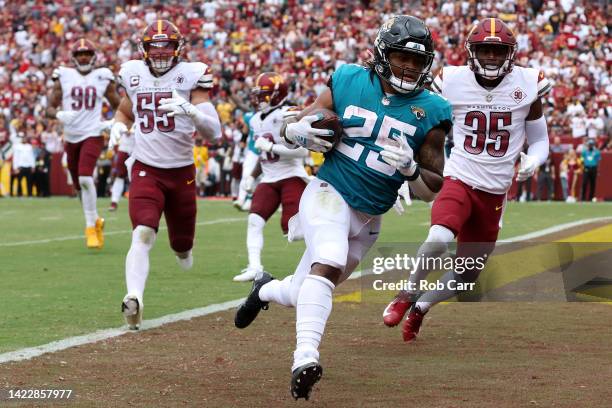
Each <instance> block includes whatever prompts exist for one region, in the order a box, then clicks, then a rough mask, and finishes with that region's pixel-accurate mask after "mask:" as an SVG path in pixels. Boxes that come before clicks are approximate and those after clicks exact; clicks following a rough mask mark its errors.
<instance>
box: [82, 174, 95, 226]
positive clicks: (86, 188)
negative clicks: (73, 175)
mask: <svg viewBox="0 0 612 408" xmlns="http://www.w3.org/2000/svg"><path fill="white" fill-rule="evenodd" d="M79 185H80V186H81V202H82V203H83V213H84V214H85V225H86V226H87V227H93V226H95V225H96V220H97V219H98V210H97V209H96V199H97V196H96V185H95V183H94V179H93V177H89V176H79Z"/></svg>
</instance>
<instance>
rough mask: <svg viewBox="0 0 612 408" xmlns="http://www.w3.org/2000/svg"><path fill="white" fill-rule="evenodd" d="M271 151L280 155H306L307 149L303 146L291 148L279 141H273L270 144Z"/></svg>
mask: <svg viewBox="0 0 612 408" xmlns="http://www.w3.org/2000/svg"><path fill="white" fill-rule="evenodd" d="M272 153H274V154H277V155H279V156H281V157H308V150H306V149H304V148H303V147H298V148H294V149H292V148H290V147H287V146H284V145H282V144H279V143H275V144H274V146H272Z"/></svg>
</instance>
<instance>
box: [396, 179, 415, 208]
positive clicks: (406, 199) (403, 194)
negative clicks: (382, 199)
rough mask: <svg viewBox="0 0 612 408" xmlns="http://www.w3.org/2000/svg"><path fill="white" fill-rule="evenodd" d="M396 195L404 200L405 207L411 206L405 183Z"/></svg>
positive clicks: (408, 191)
mask: <svg viewBox="0 0 612 408" xmlns="http://www.w3.org/2000/svg"><path fill="white" fill-rule="evenodd" d="M397 194H398V195H399V196H400V197H401V198H403V199H404V202H405V203H406V205H412V199H411V198H410V186H409V185H408V182H407V181H404V184H402V186H401V187H400V188H399V190H397Z"/></svg>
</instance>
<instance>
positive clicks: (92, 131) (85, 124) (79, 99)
mask: <svg viewBox="0 0 612 408" xmlns="http://www.w3.org/2000/svg"><path fill="white" fill-rule="evenodd" d="M52 78H53V80H57V81H60V85H61V86H62V110H64V111H77V112H79V114H78V115H77V117H76V118H75V119H74V121H72V123H71V124H69V125H64V138H65V140H66V141H67V142H70V143H78V142H80V141H83V140H85V139H87V138H88V137H92V136H100V133H101V131H102V129H103V128H104V125H103V124H102V101H103V99H104V94H105V93H106V89H107V88H108V84H109V83H110V82H111V81H114V79H115V76H114V75H113V73H112V72H111V70H110V69H108V68H96V69H94V70H92V71H91V72H90V73H88V74H87V75H83V74H81V73H80V72H79V71H78V70H77V69H75V68H68V67H59V68H56V69H55V70H54V71H53V75H52Z"/></svg>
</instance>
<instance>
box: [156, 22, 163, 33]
mask: <svg viewBox="0 0 612 408" xmlns="http://www.w3.org/2000/svg"><path fill="white" fill-rule="evenodd" d="M157 34H162V21H161V20H157Z"/></svg>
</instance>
